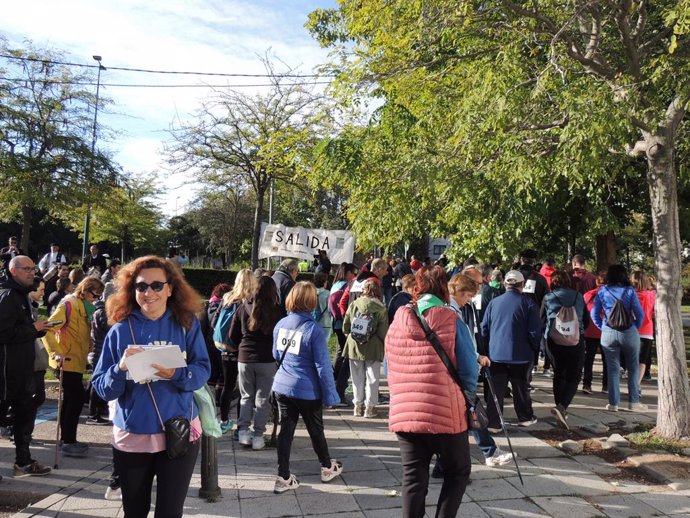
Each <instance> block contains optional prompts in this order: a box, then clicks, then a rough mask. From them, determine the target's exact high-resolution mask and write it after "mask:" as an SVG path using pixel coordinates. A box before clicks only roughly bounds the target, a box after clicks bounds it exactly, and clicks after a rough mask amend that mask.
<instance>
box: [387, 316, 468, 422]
mask: <svg viewBox="0 0 690 518" xmlns="http://www.w3.org/2000/svg"><path fill="white" fill-rule="evenodd" d="M411 311H412V310H411V309H410V308H408V307H406V306H405V307H402V308H400V309H399V310H398V313H397V314H396V318H395V320H394V321H393V323H392V324H391V326H390V327H389V328H388V334H387V335H386V358H387V360H388V387H389V389H390V394H391V400H390V412H389V418H388V423H389V424H388V427H389V429H390V431H391V432H411V433H433V434H441V433H461V432H464V431H466V430H467V412H466V406H465V398H464V396H463V395H462V393H461V392H460V389H459V388H458V386H457V384H456V383H455V382H454V381H453V378H451V377H450V374H448V370H447V369H446V366H445V365H444V364H443V362H442V361H441V359H440V358H439V357H438V354H436V351H435V350H434V348H433V346H432V345H431V343H429V341H428V340H427V339H426V337H425V336H424V332H423V330H422V328H421V327H420V325H419V324H418V323H417V320H416V319H415V317H414V315H412V313H411ZM424 316H425V317H426V319H427V320H428V322H429V325H430V326H431V328H432V329H433V330H434V331H436V334H437V335H438V337H439V340H440V341H441V344H442V345H443V348H444V349H445V351H446V353H448V356H449V357H450V361H451V363H452V364H453V365H455V364H456V357H455V333H456V327H455V326H456V320H457V316H456V315H455V313H454V312H453V310H452V309H450V308H448V307H433V308H430V309H428V310H427V311H426V312H425V313H424Z"/></svg>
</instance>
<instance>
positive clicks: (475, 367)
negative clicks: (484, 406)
mask: <svg viewBox="0 0 690 518" xmlns="http://www.w3.org/2000/svg"><path fill="white" fill-rule="evenodd" d="M450 308H451V309H452V310H453V311H455V314H456V315H458V321H457V323H456V325H455V358H456V362H457V364H458V374H459V375H460V379H461V380H462V387H463V389H464V390H465V394H473V395H474V394H476V392H477V379H478V377H479V363H477V343H476V342H475V341H474V336H473V335H472V332H471V331H470V328H469V327H467V324H466V323H465V321H464V320H463V317H462V310H461V309H460V307H458V304H457V302H455V300H454V299H453V298H452V297H451V299H450ZM470 403H471V402H470Z"/></svg>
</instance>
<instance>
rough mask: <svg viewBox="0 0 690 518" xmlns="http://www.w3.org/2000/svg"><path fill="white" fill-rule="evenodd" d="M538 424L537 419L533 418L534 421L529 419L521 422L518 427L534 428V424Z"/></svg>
mask: <svg viewBox="0 0 690 518" xmlns="http://www.w3.org/2000/svg"><path fill="white" fill-rule="evenodd" d="M536 422H537V418H536V417H532V419H528V420H527V421H520V422H519V423H518V426H523V427H527V426H532V425H533V424H536Z"/></svg>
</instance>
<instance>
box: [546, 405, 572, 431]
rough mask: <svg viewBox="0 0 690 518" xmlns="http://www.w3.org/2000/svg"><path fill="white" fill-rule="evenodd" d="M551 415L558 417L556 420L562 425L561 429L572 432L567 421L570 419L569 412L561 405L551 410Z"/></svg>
mask: <svg viewBox="0 0 690 518" xmlns="http://www.w3.org/2000/svg"><path fill="white" fill-rule="evenodd" d="M551 413H552V414H553V415H555V416H556V420H557V422H558V423H560V425H561V427H563V428H565V429H566V430H570V427H569V426H568V423H567V421H566V419H568V412H566V411H565V409H564V408H563V407H562V406H561V405H556V406H555V407H553V408H552V409H551Z"/></svg>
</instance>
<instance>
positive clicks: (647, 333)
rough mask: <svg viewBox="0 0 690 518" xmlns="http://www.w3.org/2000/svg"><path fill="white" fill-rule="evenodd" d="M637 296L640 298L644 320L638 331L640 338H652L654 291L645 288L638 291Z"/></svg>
mask: <svg viewBox="0 0 690 518" xmlns="http://www.w3.org/2000/svg"><path fill="white" fill-rule="evenodd" d="M637 298H638V299H640V305H641V306H642V310H643V311H644V320H643V321H642V325H641V326H640V329H639V332H640V336H641V337H642V338H650V337H651V338H654V322H653V320H654V304H655V303H656V291H654V290H646V291H638V292H637Z"/></svg>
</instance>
